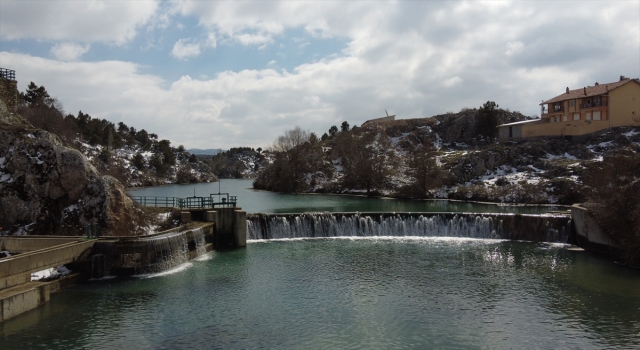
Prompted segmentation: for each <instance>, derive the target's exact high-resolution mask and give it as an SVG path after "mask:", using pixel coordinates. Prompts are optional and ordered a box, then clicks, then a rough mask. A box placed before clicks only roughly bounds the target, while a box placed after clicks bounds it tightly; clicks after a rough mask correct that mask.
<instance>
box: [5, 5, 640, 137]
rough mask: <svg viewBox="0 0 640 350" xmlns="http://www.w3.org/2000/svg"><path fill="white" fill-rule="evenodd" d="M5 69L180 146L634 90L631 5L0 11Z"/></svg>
mask: <svg viewBox="0 0 640 350" xmlns="http://www.w3.org/2000/svg"><path fill="white" fill-rule="evenodd" d="M0 66H1V67H3V68H9V69H14V70H16V74H17V80H18V84H19V85H18V86H19V89H20V90H24V89H25V88H26V86H27V84H28V83H29V82H30V81H33V82H35V83H36V84H38V85H44V86H45V87H46V88H47V90H48V91H49V92H50V93H51V94H52V95H53V96H55V97H56V98H57V99H58V100H59V101H60V102H61V103H62V105H63V106H64V108H65V110H66V112H67V113H72V114H77V112H78V111H79V110H82V111H83V112H86V113H89V114H90V115H92V116H94V117H98V118H105V119H108V120H111V121H113V122H115V123H117V122H120V121H123V122H125V123H126V124H127V125H130V126H134V127H136V128H137V129H146V130H148V131H149V132H154V133H157V134H158V135H159V136H160V137H162V138H167V139H169V140H171V141H172V143H173V144H174V145H179V144H182V145H184V146H186V147H188V148H192V147H197V148H229V147H238V146H251V147H263V148H264V147H266V146H268V145H269V144H270V143H271V142H273V140H275V139H276V138H277V136H278V135H280V134H282V133H283V132H284V131H285V130H287V129H291V128H293V127H295V126H300V127H302V128H303V129H308V130H310V131H313V132H316V133H318V134H322V133H324V132H326V131H327V130H328V129H329V127H331V125H340V124H341V123H342V121H344V120H346V121H348V122H349V123H350V124H351V125H359V124H361V123H363V122H364V121H365V120H367V119H372V118H377V117H380V116H383V115H384V110H385V109H387V110H389V112H390V113H393V114H397V116H398V118H420V117H430V116H433V115H436V114H442V113H446V112H448V111H458V110H460V109H461V108H464V107H478V106H480V105H481V104H482V103H484V102H486V101H487V100H493V101H496V102H497V103H498V104H500V106H501V107H503V108H509V109H511V110H518V111H520V112H522V113H524V114H526V115H535V114H537V113H538V111H539V107H538V103H539V101H541V100H543V99H548V98H551V97H553V96H555V95H557V94H559V93H561V92H562V91H564V89H565V88H566V87H567V86H568V87H570V88H579V87H582V86H586V85H593V84H594V83H595V82H596V81H598V82H600V83H603V82H612V81H616V80H617V79H618V78H619V76H620V75H626V76H630V77H634V78H636V77H640V1H576V2H571V1H350V2H340V1H310V2H305V1H257V2H256V1H190V0H184V1H89V0H87V1H56V0H53V1H29V0H20V1H9V0H0Z"/></svg>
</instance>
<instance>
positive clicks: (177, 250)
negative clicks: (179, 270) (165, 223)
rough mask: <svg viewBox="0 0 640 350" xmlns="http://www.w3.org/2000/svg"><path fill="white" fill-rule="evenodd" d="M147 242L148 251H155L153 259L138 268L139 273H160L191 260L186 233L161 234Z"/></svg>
mask: <svg viewBox="0 0 640 350" xmlns="http://www.w3.org/2000/svg"><path fill="white" fill-rule="evenodd" d="M146 242H147V249H148V251H149V252H153V254H152V255H151V259H152V261H151V263H150V264H146V265H143V266H140V268H139V269H136V272H137V273H158V272H162V271H166V270H170V269H172V268H174V267H176V266H178V265H180V264H184V263H186V262H187V261H189V255H188V253H189V245H188V241H187V238H186V236H185V234H184V233H178V234H173V235H168V236H159V237H157V238H154V239H150V240H146Z"/></svg>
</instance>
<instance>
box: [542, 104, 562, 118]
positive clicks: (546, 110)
mask: <svg viewBox="0 0 640 350" xmlns="http://www.w3.org/2000/svg"><path fill="white" fill-rule="evenodd" d="M562 112H564V107H563V106H550V107H549V108H547V107H544V106H542V108H541V114H542V115H543V116H544V115H548V114H554V113H562Z"/></svg>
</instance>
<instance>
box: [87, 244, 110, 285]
mask: <svg viewBox="0 0 640 350" xmlns="http://www.w3.org/2000/svg"><path fill="white" fill-rule="evenodd" d="M93 252H94V253H95V254H93V255H92V256H91V257H90V258H91V279H100V278H104V277H110V276H111V266H112V264H113V245H112V244H99V243H98V244H96V245H94V247H93Z"/></svg>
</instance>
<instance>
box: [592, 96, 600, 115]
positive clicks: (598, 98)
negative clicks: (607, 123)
mask: <svg viewBox="0 0 640 350" xmlns="http://www.w3.org/2000/svg"><path fill="white" fill-rule="evenodd" d="M593 105H594V106H599V105H600V96H598V97H594V98H593ZM594 119H595V118H594Z"/></svg>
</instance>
